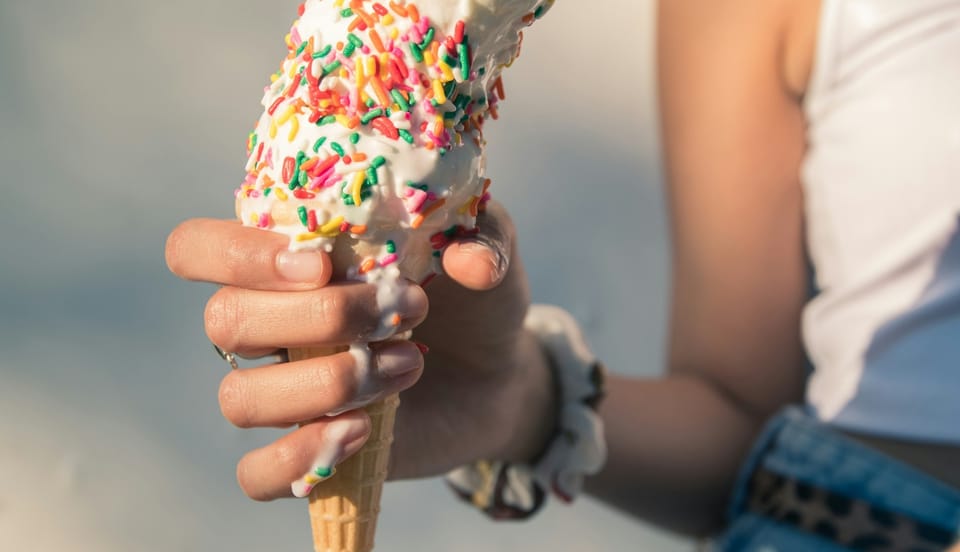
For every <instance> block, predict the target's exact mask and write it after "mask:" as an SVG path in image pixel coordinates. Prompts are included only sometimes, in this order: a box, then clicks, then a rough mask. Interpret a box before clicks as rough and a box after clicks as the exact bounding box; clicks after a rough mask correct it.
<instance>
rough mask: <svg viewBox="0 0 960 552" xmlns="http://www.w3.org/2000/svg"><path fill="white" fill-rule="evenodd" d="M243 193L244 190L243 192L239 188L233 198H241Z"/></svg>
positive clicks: (234, 192)
mask: <svg viewBox="0 0 960 552" xmlns="http://www.w3.org/2000/svg"><path fill="white" fill-rule="evenodd" d="M242 193H243V190H241V189H240V188H237V189H236V190H234V191H233V197H234V198H237V197H240V194H242Z"/></svg>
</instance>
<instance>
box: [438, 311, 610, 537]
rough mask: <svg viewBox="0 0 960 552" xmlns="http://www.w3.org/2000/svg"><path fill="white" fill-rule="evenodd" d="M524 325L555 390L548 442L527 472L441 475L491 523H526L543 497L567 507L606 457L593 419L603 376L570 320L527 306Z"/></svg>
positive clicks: (479, 468)
mask: <svg viewBox="0 0 960 552" xmlns="http://www.w3.org/2000/svg"><path fill="white" fill-rule="evenodd" d="M524 326H525V327H526V328H527V329H528V330H529V331H530V332H532V333H533V334H534V336H535V337H536V338H537V341H538V342H539V343H540V345H541V347H543V350H544V352H545V353H546V354H547V356H548V357H549V360H550V367H551V370H552V372H553V378H554V382H555V384H556V387H557V389H558V391H559V397H558V398H559V403H560V408H559V409H558V417H557V421H556V424H555V426H556V428H557V429H556V431H555V432H554V435H553V436H552V437H551V438H550V441H549V443H548V444H547V447H546V448H545V449H544V452H543V454H541V455H540V456H539V458H538V459H537V460H536V461H535V462H534V463H533V464H532V465H528V464H517V463H508V462H498V461H488V460H480V461H477V462H474V463H473V464H470V465H467V466H463V467H460V468H457V469H456V470H453V471H452V472H450V473H449V474H447V476H446V481H447V483H448V484H449V485H450V487H451V488H453V490H454V491H455V492H456V493H457V494H458V495H459V496H460V497H461V498H462V499H464V500H465V501H467V502H469V503H471V504H473V505H474V506H476V507H477V508H479V509H480V510H481V511H483V512H484V513H486V514H487V515H488V516H490V517H492V518H493V519H498V520H502V519H514V520H517V519H527V518H529V517H530V516H532V515H533V514H534V513H536V512H537V511H538V510H539V509H540V508H541V507H542V506H543V504H544V503H545V502H546V497H547V495H548V494H550V493H552V494H554V495H556V496H558V497H559V498H560V499H561V500H563V501H564V502H571V501H573V499H574V498H576V496H577V495H578V494H579V493H580V491H581V489H582V487H583V478H584V476H586V475H592V474H595V473H597V472H599V471H600V469H601V468H602V467H603V464H604V462H605V461H606V456H607V447H606V442H605V441H604V438H603V422H602V420H601V418H600V416H599V415H598V414H597V413H596V409H597V406H598V405H599V403H600V400H601V399H602V398H603V394H604V391H603V384H604V372H605V370H604V368H603V365H602V364H601V363H600V362H598V361H597V359H596V357H594V356H593V353H592V352H591V351H590V347H589V346H588V345H587V343H586V340H585V339H584V337H583V334H582V332H581V331H580V328H579V326H578V325H577V323H576V321H575V320H574V319H573V317H572V316H571V315H570V314H569V313H567V311H565V310H563V309H561V308H559V307H554V306H550V305H533V306H532V307H531V308H530V312H529V314H528V315H527V319H526V321H525V322H524Z"/></svg>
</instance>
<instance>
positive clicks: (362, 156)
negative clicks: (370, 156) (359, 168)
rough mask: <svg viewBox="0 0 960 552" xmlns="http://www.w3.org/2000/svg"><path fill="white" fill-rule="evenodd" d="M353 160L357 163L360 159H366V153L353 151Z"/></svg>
mask: <svg viewBox="0 0 960 552" xmlns="http://www.w3.org/2000/svg"><path fill="white" fill-rule="evenodd" d="M353 160H354V161H356V162H357V163H359V162H361V161H366V160H367V154H365V153H361V152H359V151H358V152H357V153H354V154H353Z"/></svg>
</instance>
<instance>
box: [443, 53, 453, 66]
mask: <svg viewBox="0 0 960 552" xmlns="http://www.w3.org/2000/svg"><path fill="white" fill-rule="evenodd" d="M440 59H442V60H443V62H444V63H446V64H447V65H449V66H450V67H456V66H457V58H455V57H453V56H451V55H450V54H443V57H442V58H440Z"/></svg>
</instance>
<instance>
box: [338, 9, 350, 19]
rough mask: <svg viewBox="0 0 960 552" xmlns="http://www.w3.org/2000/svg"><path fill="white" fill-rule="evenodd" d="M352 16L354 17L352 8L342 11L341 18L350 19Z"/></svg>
mask: <svg viewBox="0 0 960 552" xmlns="http://www.w3.org/2000/svg"><path fill="white" fill-rule="evenodd" d="M351 15H353V10H351V9H350V8H347V9H345V10H340V17H350V16H351Z"/></svg>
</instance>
